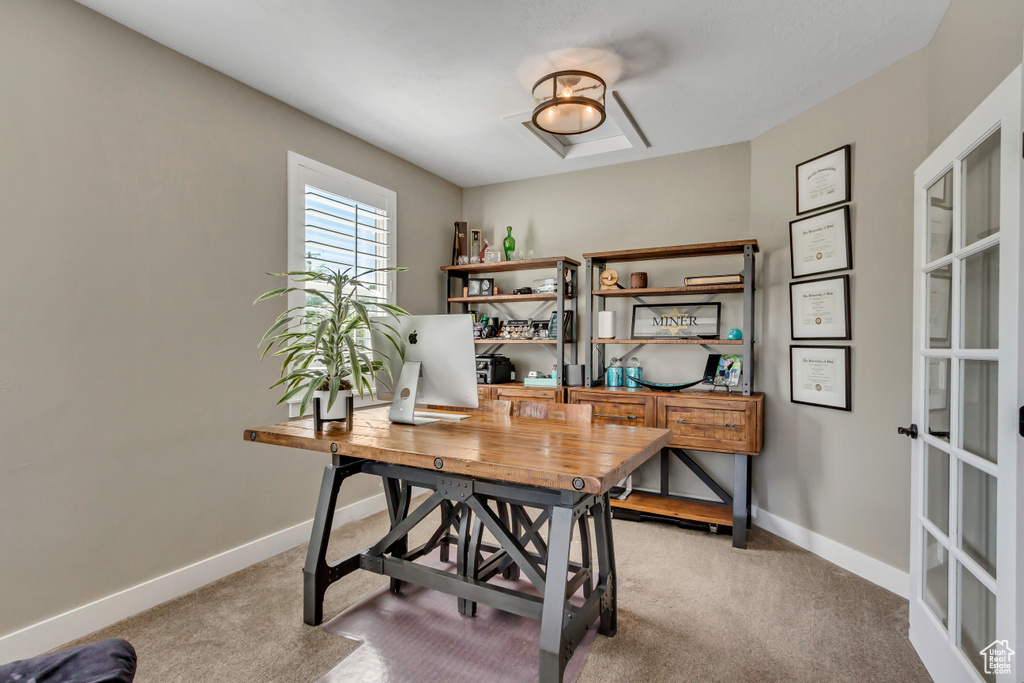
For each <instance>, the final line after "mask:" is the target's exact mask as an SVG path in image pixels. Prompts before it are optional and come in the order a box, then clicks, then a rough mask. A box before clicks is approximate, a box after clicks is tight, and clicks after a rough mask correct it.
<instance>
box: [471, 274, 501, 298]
mask: <svg viewBox="0 0 1024 683" xmlns="http://www.w3.org/2000/svg"><path fill="white" fill-rule="evenodd" d="M466 293H467V295H468V296H491V295H492V294H494V278H492V277H480V278H470V280H469V283H468V284H467V292H466Z"/></svg>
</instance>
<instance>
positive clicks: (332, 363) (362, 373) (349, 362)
mask: <svg viewBox="0 0 1024 683" xmlns="http://www.w3.org/2000/svg"><path fill="white" fill-rule="evenodd" d="M401 270H407V269H406V268H360V269H354V268H347V269H345V270H343V271H341V270H331V269H329V268H321V269H320V270H299V271H289V272H287V273H268V274H269V275H272V276H274V277H286V278H290V279H291V281H292V282H294V283H295V284H294V285H290V286H285V287H278V288H276V289H272V290H270V291H269V292H265V293H264V294H262V295H260V296H259V298H257V299H256V301H254V302H253V304H254V305H255V304H257V303H259V302H260V301H263V300H265V299H272V298H274V297H277V296H282V295H285V296H287V295H288V294H289V293H290V292H302V293H303V295H304V296H305V299H306V300H305V302H304V304H303V305H302V306H295V307H293V308H289V309H287V310H286V311H285V312H284V313H282V314H281V315H279V316H277V320H275V321H274V324H273V325H271V326H270V329H269V330H267V332H266V334H264V335H263V339H261V340H260V343H259V344H258V345H257V348H259V347H260V346H264V345H266V348H264V349H263V355H262V356H260V360H261V361H262V360H263V358H265V357H266V355H267V354H268V353H271V355H273V356H278V357H280V358H281V359H282V363H281V378H280V379H279V380H277V381H276V382H274V383H273V384H272V385H271V386H270V388H271V389H273V388H274V387H278V386H282V385H283V386H284V395H283V396H282V397H281V400H279V401H278V404H279V405H280V404H281V403H284V402H285V401H288V400H290V399H292V398H294V397H296V396H299V395H301V396H302V406H301V408H300V409H299V414H300V415H305V414H306V409H307V408H308V407H309V405H310V403H312V401H313V395H314V393H315V392H316V391H326V392H329V396H328V400H327V410H330V408H331V406H333V405H334V402H335V400H336V399H337V398H338V392H340V391H349V390H351V389H355V390H356V391H358V392H359V396H360V397H362V396H363V394H364V392H368V393H369V395H370V397H371V398H372V397H373V383H374V377H375V376H376V374H377V373H378V372H381V371H382V370H383V371H385V372H387V373H388V375H390V368H389V367H388V365H387V364H386V363H385V362H384V360H383V359H387V358H388V355H387V354H386V353H384V351H383V350H382V349H372V348H370V333H371V332H380V333H381V334H382V336H383V337H384V338H385V339H387V340H388V341H389V342H390V343H391V346H392V347H394V349H393V350H394V352H396V353H398V354H399V355H400V356H401V354H402V349H401V346H400V345H399V334H398V330H396V329H395V327H394V326H393V325H391V324H390V323H389V322H388V320H391V319H393V318H397V317H398V316H402V315H408V313H407V312H406V311H404V310H403V309H401V308H399V307H398V306H392V305H390V304H385V303H380V302H377V301H373V300H369V299H367V298H366V297H361V296H359V294H358V291H359V287H360V285H363V283H365V280H364V279H363V278H366V277H367V276H369V275H372V274H374V273H379V272H384V271H401ZM310 283H314V286H313V287H310V286H308V285H309V284H310ZM363 286H365V285H363ZM375 310H376V311H383V312H385V313H386V314H387V315H386V316H383V317H381V316H374V315H371V313H372V312H374V311H375ZM389 350H390V349H389Z"/></svg>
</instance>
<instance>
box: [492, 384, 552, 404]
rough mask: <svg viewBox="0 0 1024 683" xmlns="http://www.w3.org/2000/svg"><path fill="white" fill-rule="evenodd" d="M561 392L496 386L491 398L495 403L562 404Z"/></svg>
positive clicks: (541, 388) (543, 388) (537, 388)
mask: <svg viewBox="0 0 1024 683" xmlns="http://www.w3.org/2000/svg"><path fill="white" fill-rule="evenodd" d="M562 393H563V390H562V389H559V388H557V387H556V388H551V389H548V388H546V387H516V386H510V387H503V386H496V387H493V388H492V389H491V398H493V399H494V400H496V401H512V403H513V404H515V403H517V402H518V401H543V402H545V403H562V400H561V396H562Z"/></svg>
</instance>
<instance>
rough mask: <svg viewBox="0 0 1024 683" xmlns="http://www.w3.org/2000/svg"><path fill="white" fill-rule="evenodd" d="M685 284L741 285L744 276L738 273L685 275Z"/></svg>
mask: <svg viewBox="0 0 1024 683" xmlns="http://www.w3.org/2000/svg"><path fill="white" fill-rule="evenodd" d="M683 284H684V285H686V286H687V287H692V286H694V285H740V284H743V276H742V275H740V274H736V275H699V276H694V277H684V278H683Z"/></svg>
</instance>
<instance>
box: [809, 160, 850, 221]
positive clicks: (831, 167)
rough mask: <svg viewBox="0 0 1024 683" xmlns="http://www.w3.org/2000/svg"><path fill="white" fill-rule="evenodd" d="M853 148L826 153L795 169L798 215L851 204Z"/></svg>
mask: <svg viewBox="0 0 1024 683" xmlns="http://www.w3.org/2000/svg"><path fill="white" fill-rule="evenodd" d="M850 196H851V192H850V146H849V145H843V146H842V147H840V148H839V149H834V150H832V151H831V152H825V153H824V154H822V155H821V156H817V157H814V158H813V159H811V160H809V161H805V162H804V163H802V164H797V167H796V214H797V215H798V216H799V215H802V214H805V213H810V212H811V211H817V210H818V209H825V208H828V207H830V206H836V205H837V204H843V203H845V202H848V201H850Z"/></svg>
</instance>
